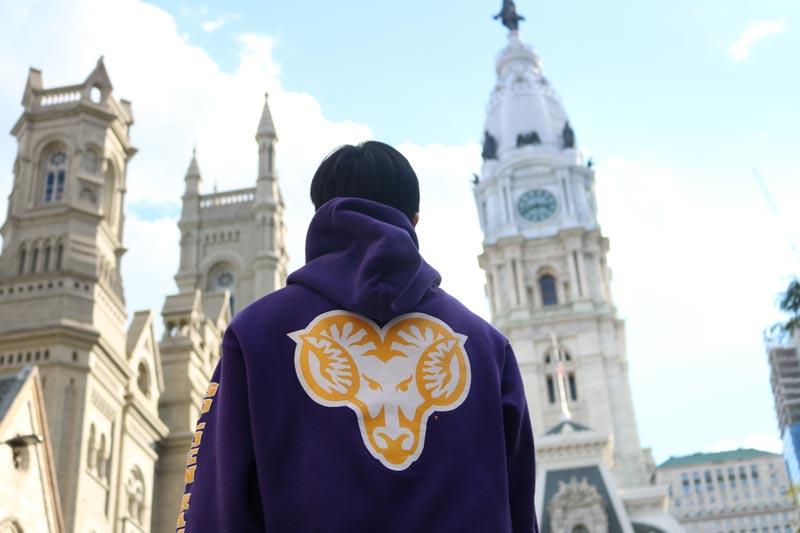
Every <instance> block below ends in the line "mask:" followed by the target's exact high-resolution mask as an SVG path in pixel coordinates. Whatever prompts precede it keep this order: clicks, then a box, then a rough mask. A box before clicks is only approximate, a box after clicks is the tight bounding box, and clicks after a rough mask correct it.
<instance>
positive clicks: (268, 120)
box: [256, 92, 277, 140]
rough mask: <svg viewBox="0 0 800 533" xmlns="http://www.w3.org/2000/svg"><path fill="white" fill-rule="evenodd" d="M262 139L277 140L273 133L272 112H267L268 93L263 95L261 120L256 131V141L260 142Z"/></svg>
mask: <svg viewBox="0 0 800 533" xmlns="http://www.w3.org/2000/svg"><path fill="white" fill-rule="evenodd" d="M262 137H268V138H272V139H277V133H276V132H275V123H274V122H273V121H272V112H271V111H270V110H269V93H268V92H265V93H264V109H263V110H262V111H261V120H260V121H259V123H258V131H256V140H261V138H262Z"/></svg>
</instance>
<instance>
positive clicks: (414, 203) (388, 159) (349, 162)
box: [311, 141, 419, 220]
mask: <svg viewBox="0 0 800 533" xmlns="http://www.w3.org/2000/svg"><path fill="white" fill-rule="evenodd" d="M337 197H355V198H365V199H367V200H373V201H375V202H379V203H382V204H385V205H388V206H391V207H394V208H395V209H398V210H399V211H402V212H403V213H404V214H405V215H406V216H407V217H408V219H409V220H412V219H413V218H414V214H415V213H417V212H419V180H417V175H416V174H415V173H414V169H413V168H411V164H410V163H409V162H408V159H406V158H405V157H404V156H403V154H401V153H400V152H398V151H397V150H395V149H394V148H392V147H391V146H389V145H388V144H384V143H382V142H378V141H366V142H363V143H361V144H359V145H358V146H353V145H350V144H345V145H343V146H340V147H339V148H337V149H336V150H334V151H333V152H331V153H330V154H328V156H327V157H326V158H325V159H324V160H323V161H322V163H320V165H319V168H318V169H317V171H316V172H315V173H314V178H313V179H312V180H311V201H312V202H313V203H314V208H315V209H319V208H320V207H322V205H323V204H324V203H325V202H327V201H328V200H331V199H333V198H337Z"/></svg>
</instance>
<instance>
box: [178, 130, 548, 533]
mask: <svg viewBox="0 0 800 533" xmlns="http://www.w3.org/2000/svg"><path fill="white" fill-rule="evenodd" d="M311 199H312V201H313V203H314V206H315V208H316V213H315V215H314V217H313V219H312V221H311V223H310V226H309V228H308V235H307V240H306V264H305V266H303V267H301V268H300V269H298V270H297V271H295V272H294V273H292V274H291V275H290V276H289V278H288V280H287V286H286V287H285V288H283V289H280V290H278V291H275V292H273V293H271V294H268V295H267V296H264V297H263V298H261V299H259V300H257V301H255V302H254V303H252V304H250V305H249V306H247V307H246V308H244V309H242V310H241V311H240V312H239V313H238V314H237V315H236V316H235V317H234V318H233V320H232V322H231V324H230V326H229V327H228V328H227V330H226V332H225V335H224V340H223V341H222V357H221V359H220V362H219V364H218V366H217V368H216V370H215V372H214V374H213V377H212V379H211V384H210V385H209V389H208V392H207V393H206V397H205V398H204V400H203V404H202V409H201V411H202V414H201V416H200V418H199V421H198V424H197V432H196V433H195V435H194V439H193V442H192V448H191V450H190V452H189V460H188V464H187V470H186V480H187V483H186V490H185V494H184V496H183V500H182V502H181V514H180V516H179V519H178V531H179V532H180V533H200V532H231V533H233V532H235V533H247V532H256V531H259V532H261V531H268V532H292V533H295V532H297V533H303V532H326V533H329V532H333V533H336V532H347V533H354V532H356V533H360V532H366V533H369V532H378V531H380V532H384V533H391V532H409V531H411V532H420V533H423V532H424V533H428V532H471V531H474V532H491V533H497V532H515V533H516V532H526V533H529V532H532V531H537V527H536V518H535V515H534V499H533V498H534V477H535V475H534V445H533V435H532V431H531V425H530V420H529V416H528V409H527V404H526V400H525V393H524V390H523V385H522V379H521V376H520V372H519V368H518V365H517V361H516V359H515V357H514V353H513V351H512V349H511V347H510V345H509V342H508V340H506V338H505V337H504V336H503V335H502V334H501V333H499V332H498V331H497V330H496V329H495V328H493V327H492V326H491V325H489V324H488V323H487V322H485V321H484V320H482V319H481V318H479V317H478V316H477V315H475V314H474V313H472V312H470V311H469V310H468V309H467V308H465V307H464V306H463V305H462V304H461V303H459V302H458V301H457V300H456V299H455V298H453V297H452V296H450V295H448V294H447V293H446V292H445V291H443V290H442V289H441V288H440V287H439V283H440V281H441V277H440V276H439V273H438V272H437V271H436V270H434V269H433V268H432V267H431V266H430V265H428V264H427V263H426V262H425V261H424V260H423V258H422V257H421V256H420V253H419V245H418V241H417V235H416V232H415V229H414V227H415V226H416V224H417V221H418V220H419V184H418V180H417V176H416V174H415V173H414V170H413V169H412V168H411V165H410V164H409V162H408V161H407V160H406V158H405V157H403V156H402V155H401V154H400V153H399V152H398V151H397V150H395V149H394V148H392V147H391V146H389V145H386V144H383V143H380V142H376V141H368V142H365V143H362V144H360V145H358V146H350V145H345V146H342V147H340V148H338V149H336V150H335V151H333V152H332V153H331V154H329V155H328V157H326V158H325V160H324V161H323V162H322V163H321V165H320V166H319V168H318V170H317V171H316V173H315V175H314V177H313V180H312V182H311ZM431 223H433V222H431ZM448 223H449V222H448Z"/></svg>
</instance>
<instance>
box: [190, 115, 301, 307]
mask: <svg viewBox="0 0 800 533" xmlns="http://www.w3.org/2000/svg"><path fill="white" fill-rule="evenodd" d="M277 140H278V138H277V135H276V133H275V126H274V124H273V122H272V115H271V113H270V110H269V103H268V102H267V101H266V99H265V102H264V109H263V111H262V115H261V120H260V122H259V125H258V130H257V132H256V142H257V143H258V179H257V181H256V186H255V187H254V188H247V189H238V190H233V191H226V192H216V191H214V192H213V193H211V194H203V192H202V184H203V179H202V177H201V174H200V168H199V165H198V163H197V159H196V157H195V156H193V157H192V161H191V163H190V165H189V170H188V171H187V173H186V178H185V182H186V187H185V192H184V195H183V211H182V213H181V219H180V222H179V223H178V226H179V227H180V230H181V261H180V269H179V271H178V274H177V275H176V276H175V281H176V283H177V284H178V290H179V291H180V292H181V293H184V292H193V291H194V290H201V291H205V292H220V291H223V290H228V291H229V292H230V294H231V310H232V311H233V312H235V311H236V310H237V309H241V308H242V307H244V306H245V305H247V304H249V303H250V302H252V301H254V300H256V299H258V298H260V297H261V296H264V295H265V294H268V293H270V292H272V291H274V290H275V289H278V288H280V287H282V286H283V285H285V284H286V264H287V262H288V256H287V255H286V245H285V239H286V229H285V226H284V222H283V210H284V206H283V199H282V198H281V193H280V189H279V188H278V177H277V175H276V173H275V162H274V160H275V143H276V142H277Z"/></svg>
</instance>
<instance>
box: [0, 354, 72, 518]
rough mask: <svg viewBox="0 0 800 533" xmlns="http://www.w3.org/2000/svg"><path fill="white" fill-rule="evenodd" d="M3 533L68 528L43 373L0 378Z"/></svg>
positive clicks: (28, 370)
mask: <svg viewBox="0 0 800 533" xmlns="http://www.w3.org/2000/svg"><path fill="white" fill-rule="evenodd" d="M0 480H2V482H0V533H22V532H25V531H34V532H37V533H60V532H61V531H64V524H63V522H62V517H61V505H60V503H59V499H58V489H57V487H56V472H55V466H54V464H53V450H52V449H51V448H50V436H49V435H48V431H47V420H46V419H45V413H44V399H43V398H42V389H41V385H40V382H39V378H38V371H37V370H36V368H35V367H33V366H31V365H27V366H25V367H24V368H23V369H22V370H21V371H20V372H19V373H16V374H6V375H2V376H0Z"/></svg>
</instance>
